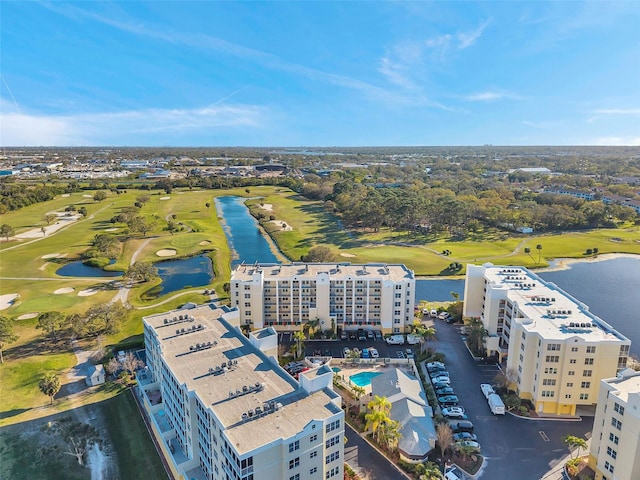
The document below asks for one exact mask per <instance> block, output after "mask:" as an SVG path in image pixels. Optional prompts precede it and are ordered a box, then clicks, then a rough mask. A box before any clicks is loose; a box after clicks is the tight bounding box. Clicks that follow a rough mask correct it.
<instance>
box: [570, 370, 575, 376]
mask: <svg viewBox="0 0 640 480" xmlns="http://www.w3.org/2000/svg"><path fill="white" fill-rule="evenodd" d="M575 374H576V372H575V371H573V370H569V373H568V375H569V376H571V375H575Z"/></svg>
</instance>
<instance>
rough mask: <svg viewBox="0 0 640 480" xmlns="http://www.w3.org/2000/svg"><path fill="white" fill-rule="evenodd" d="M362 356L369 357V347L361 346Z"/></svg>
mask: <svg viewBox="0 0 640 480" xmlns="http://www.w3.org/2000/svg"><path fill="white" fill-rule="evenodd" d="M362 358H369V349H368V348H363V349H362Z"/></svg>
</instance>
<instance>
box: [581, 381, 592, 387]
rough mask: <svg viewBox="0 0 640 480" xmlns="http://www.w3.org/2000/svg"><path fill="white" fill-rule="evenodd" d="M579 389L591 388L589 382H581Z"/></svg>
mask: <svg viewBox="0 0 640 480" xmlns="http://www.w3.org/2000/svg"><path fill="white" fill-rule="evenodd" d="M580 388H591V382H582V383H581V384H580Z"/></svg>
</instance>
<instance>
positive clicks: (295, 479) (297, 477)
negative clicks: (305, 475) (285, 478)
mask: <svg viewBox="0 0 640 480" xmlns="http://www.w3.org/2000/svg"><path fill="white" fill-rule="evenodd" d="M289 480H300V474H299V473H296V474H295V475H292V476H290V477H289Z"/></svg>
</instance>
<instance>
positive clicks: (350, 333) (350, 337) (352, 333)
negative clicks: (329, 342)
mask: <svg viewBox="0 0 640 480" xmlns="http://www.w3.org/2000/svg"><path fill="white" fill-rule="evenodd" d="M357 338H358V334H357V333H356V332H355V331H354V332H349V340H356V339H357Z"/></svg>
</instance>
